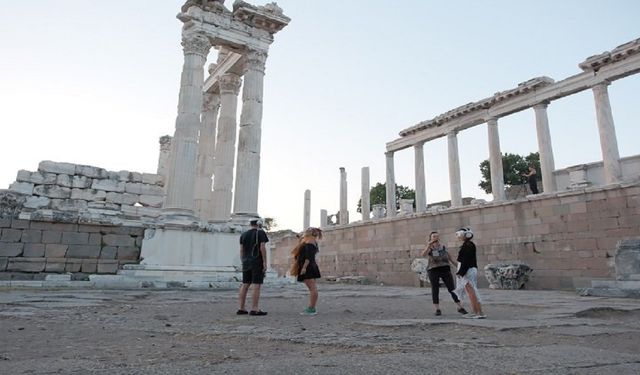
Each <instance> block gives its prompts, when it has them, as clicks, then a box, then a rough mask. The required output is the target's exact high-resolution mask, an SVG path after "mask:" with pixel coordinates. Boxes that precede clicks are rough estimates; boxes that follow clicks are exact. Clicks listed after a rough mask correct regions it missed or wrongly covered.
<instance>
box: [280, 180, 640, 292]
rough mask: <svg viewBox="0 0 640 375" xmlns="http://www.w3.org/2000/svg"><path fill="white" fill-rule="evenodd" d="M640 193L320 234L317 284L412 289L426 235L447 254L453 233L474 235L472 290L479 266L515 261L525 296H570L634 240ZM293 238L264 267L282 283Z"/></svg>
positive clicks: (639, 225) (607, 273) (594, 193)
mask: <svg viewBox="0 0 640 375" xmlns="http://www.w3.org/2000/svg"><path fill="white" fill-rule="evenodd" d="M639 194H640V185H638V184H637V183H636V184H625V185H615V186H610V187H606V188H586V189H580V190H574V191H567V192H562V193H556V194H549V195H539V196H530V197H529V198H528V199H521V200H518V201H511V202H504V203H501V204H485V205H474V206H465V207H460V208H457V209H448V210H444V211H441V212H439V213H424V214H414V215H410V216H405V217H397V218H391V219H385V220H379V221H372V222H367V223H366V224H363V223H353V224H350V225H347V226H341V227H336V228H327V229H326V230H325V236H324V240H323V241H322V242H321V244H320V254H319V265H320V269H321V272H322V274H323V276H352V275H353V276H366V277H367V278H368V279H369V280H370V281H371V282H376V283H385V284H391V285H415V286H417V285H419V281H418V276H417V275H416V274H415V273H413V272H412V271H411V269H410V265H411V261H412V260H413V259H414V258H416V257H419V256H420V253H421V251H422V250H423V248H424V244H425V238H426V236H427V235H428V233H429V232H430V231H432V230H437V231H439V232H440V233H441V238H442V241H443V242H444V243H445V244H446V245H447V246H448V247H449V249H450V250H451V251H452V254H453V255H454V256H455V255H456V254H457V249H458V247H459V244H458V243H457V242H456V240H455V237H454V232H455V231H456V230H457V229H458V228H460V227H462V226H471V227H472V228H473V230H474V232H475V233H476V235H475V238H474V242H475V243H476V245H477V249H478V263H479V265H478V266H479V271H480V272H479V273H480V275H479V282H480V284H481V286H487V282H486V279H485V278H484V270H483V269H484V266H485V265H487V264H489V263H502V262H509V261H519V262H524V263H526V264H528V265H529V266H530V267H532V268H533V269H534V271H533V273H532V274H531V281H530V284H529V286H530V287H531V288H533V289H572V288H577V287H586V286H590V281H591V280H593V279H599V278H612V277H613V276H614V275H615V270H614V264H613V260H614V258H613V255H614V253H615V248H616V244H617V242H618V241H620V240H622V239H626V238H631V237H637V236H639V235H640V195H639ZM295 241H296V238H295V237H294V236H289V237H286V238H283V239H282V240H280V241H278V242H275V243H273V244H272V266H273V268H274V269H275V270H276V271H277V272H278V273H279V274H280V275H284V274H285V273H286V270H287V268H288V264H289V261H290V260H289V253H290V251H291V248H292V247H293V245H294V244H295Z"/></svg>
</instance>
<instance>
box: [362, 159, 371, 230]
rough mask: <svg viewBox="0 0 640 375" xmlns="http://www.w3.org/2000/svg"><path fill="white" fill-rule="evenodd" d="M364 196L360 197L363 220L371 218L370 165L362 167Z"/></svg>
mask: <svg viewBox="0 0 640 375" xmlns="http://www.w3.org/2000/svg"><path fill="white" fill-rule="evenodd" d="M361 180H362V196H361V198H360V202H361V204H360V210H361V211H362V221H367V220H369V219H371V183H370V182H369V167H362V177H361Z"/></svg>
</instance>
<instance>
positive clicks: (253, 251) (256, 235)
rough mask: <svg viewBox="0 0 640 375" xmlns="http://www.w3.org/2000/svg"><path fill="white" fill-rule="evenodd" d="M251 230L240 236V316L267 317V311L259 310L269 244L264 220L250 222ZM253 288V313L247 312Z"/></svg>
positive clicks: (238, 312)
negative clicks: (247, 303) (263, 225)
mask: <svg viewBox="0 0 640 375" xmlns="http://www.w3.org/2000/svg"><path fill="white" fill-rule="evenodd" d="M249 224H250V225H251V229H249V230H247V231H245V232H243V233H242V234H241V235H240V259H242V285H241V286H240V292H239V293H238V304H239V308H238V311H237V312H236V314H238V315H245V314H249V315H258V316H262V315H267V312H266V311H262V310H260V309H259V307H258V304H259V302H260V287H261V286H262V282H263V281H264V275H265V273H266V272H267V250H266V248H265V244H266V243H267V242H269V238H268V237H267V234H266V233H265V232H264V230H262V220H260V219H256V220H251V221H250V222H249ZM252 286H253V293H252V296H251V311H249V312H247V310H245V307H244V305H245V301H246V299H247V292H248V291H249V288H250V287H252Z"/></svg>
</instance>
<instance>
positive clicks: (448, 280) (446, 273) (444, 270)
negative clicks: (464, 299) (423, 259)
mask: <svg viewBox="0 0 640 375" xmlns="http://www.w3.org/2000/svg"><path fill="white" fill-rule="evenodd" d="M427 273H428V274H429V282H430V283H431V298H432V299H433V304H434V305H437V304H439V303H440V279H442V281H443V282H444V285H445V286H446V287H447V290H448V291H449V293H450V294H451V298H453V302H456V303H458V302H460V299H458V296H457V295H456V294H455V293H454V292H453V290H454V289H455V288H456V286H455V284H454V282H453V276H452V275H451V268H449V266H447V267H437V268H432V269H430V270H429V271H428V272H427Z"/></svg>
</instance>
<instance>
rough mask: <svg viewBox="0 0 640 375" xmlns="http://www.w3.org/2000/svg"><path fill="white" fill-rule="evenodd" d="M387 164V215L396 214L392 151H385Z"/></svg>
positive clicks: (392, 215)
mask: <svg viewBox="0 0 640 375" xmlns="http://www.w3.org/2000/svg"><path fill="white" fill-rule="evenodd" d="M385 157H386V161H387V163H386V166H387V181H386V184H387V186H386V187H387V191H386V193H387V196H386V199H387V216H388V217H394V216H396V177H395V174H394V170H393V169H394V164H393V152H385Z"/></svg>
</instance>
